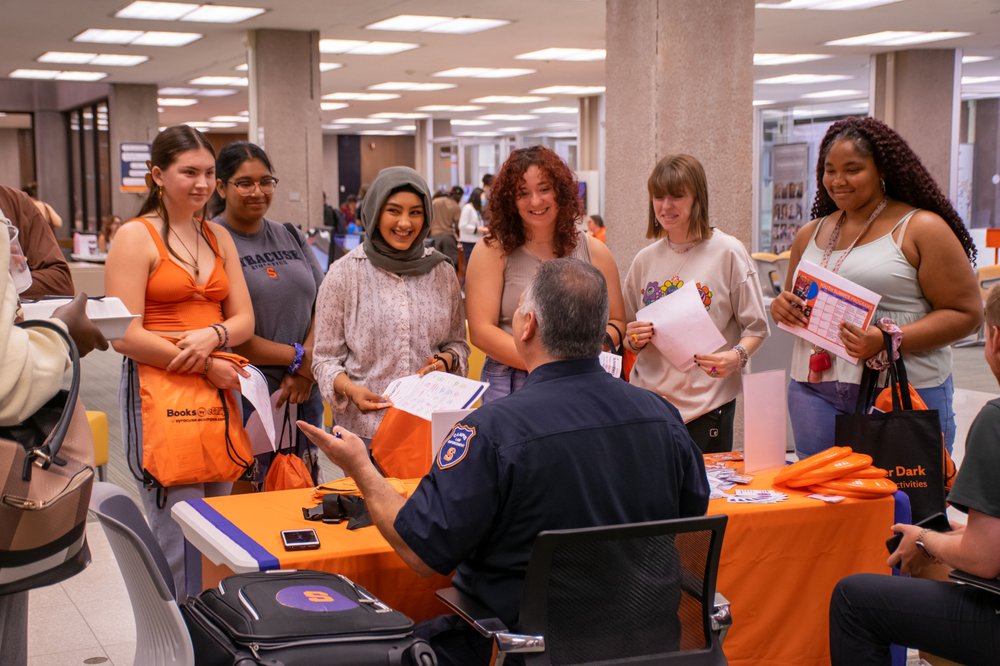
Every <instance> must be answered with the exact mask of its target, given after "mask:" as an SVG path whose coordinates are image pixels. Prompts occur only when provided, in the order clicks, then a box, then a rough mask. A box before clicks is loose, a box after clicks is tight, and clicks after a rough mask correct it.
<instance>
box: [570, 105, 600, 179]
mask: <svg viewBox="0 0 1000 666" xmlns="http://www.w3.org/2000/svg"><path fill="white" fill-rule="evenodd" d="M579 102H580V117H579V122H578V124H577V127H578V131H577V137H578V141H579V143H578V145H577V153H576V159H577V169H579V170H580V171H597V170H598V169H600V168H601V148H602V146H601V144H602V143H603V140H604V105H603V103H602V102H603V96H601V95H595V96H593V97H581V98H580V100H579Z"/></svg>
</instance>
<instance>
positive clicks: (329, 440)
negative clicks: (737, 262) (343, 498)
mask: <svg viewBox="0 0 1000 666" xmlns="http://www.w3.org/2000/svg"><path fill="white" fill-rule="evenodd" d="M607 321H608V290H607V283H606V282H605V280H604V277H603V276H602V275H601V272H600V271H599V270H597V269H596V268H595V267H594V266H591V265H590V264H588V263H586V262H583V261H580V260H578V259H574V258H570V257H565V258H562V259H553V260H551V261H548V262H545V263H544V264H542V265H541V266H540V267H539V269H538V271H537V272H536V273H535V275H534V277H533V279H532V281H531V283H530V285H529V286H528V287H527V288H526V289H525V291H524V292H523V293H522V294H521V296H520V301H519V303H518V308H517V311H516V312H515V314H514V335H513V340H514V344H515V345H516V346H517V349H518V355H519V357H520V358H523V359H524V362H525V365H526V366H527V367H528V368H529V370H530V371H531V373H530V375H529V377H528V381H527V383H526V384H525V386H524V388H523V389H522V390H520V391H518V392H517V393H514V394H512V395H510V396H509V397H507V398H505V399H504V400H499V401H496V402H493V403H490V404H488V405H484V406H483V407H481V408H480V409H477V410H476V411H474V412H473V413H472V414H470V415H469V416H468V417H466V418H465V419H464V420H462V421H461V422H460V423H458V424H457V425H456V426H455V427H454V429H453V430H452V434H451V435H450V436H449V439H447V440H446V441H445V442H444V443H443V444H442V446H441V449H440V451H439V453H438V455H437V456H436V461H435V463H434V464H433V466H432V467H431V470H430V472H429V473H428V474H427V475H426V476H425V477H424V478H423V480H422V481H421V482H420V485H419V486H418V487H417V489H416V490H415V491H414V493H413V495H412V496H411V497H410V498H409V499H404V498H403V497H402V496H401V495H399V494H398V493H397V492H396V491H395V490H393V489H392V488H391V487H390V486H389V484H388V482H387V481H386V480H385V479H384V478H382V476H381V475H380V474H379V473H378V472H377V471H376V470H375V468H374V466H373V465H372V463H371V462H370V461H369V459H368V455H367V452H366V451H365V447H364V445H363V443H362V442H361V441H360V440H359V438H358V437H356V436H355V435H354V434H353V433H351V432H350V431H348V430H345V429H344V428H343V427H341V426H339V425H338V426H337V427H335V428H334V431H333V435H328V434H327V433H325V432H323V431H322V430H320V429H318V428H314V427H311V426H308V425H305V424H301V425H300V427H301V428H303V429H304V430H305V431H306V433H307V434H308V435H309V436H310V438H312V440H313V441H314V442H316V444H317V445H318V446H319V447H320V448H321V449H323V451H324V452H325V453H326V454H327V456H329V457H330V459H331V460H333V461H334V462H335V463H336V464H337V465H339V466H340V467H341V468H343V469H344V471H345V472H346V473H348V474H349V475H350V476H351V478H353V479H354V480H355V481H356V482H357V484H358V486H359V487H360V488H361V491H362V492H363V493H364V496H365V502H366V504H367V506H368V510H369V512H370V513H371V516H372V519H373V521H374V522H375V525H376V526H377V527H378V529H379V531H380V532H381V533H382V535H383V536H384V537H385V538H386V540H387V541H388V542H389V543H390V544H391V545H392V547H393V548H394V549H395V550H396V552H397V554H398V555H399V556H400V558H401V559H402V560H403V561H404V562H406V563H407V565H409V566H410V567H411V568H412V569H413V570H414V571H416V572H417V573H418V574H421V575H430V574H432V573H434V572H437V573H439V574H444V575H447V574H449V573H451V572H452V571H454V572H455V575H454V577H453V579H452V583H453V584H454V586H455V587H456V588H457V589H459V590H460V591H462V592H463V593H464V594H466V595H469V596H470V597H472V598H473V599H475V600H476V601H478V602H479V603H481V604H484V605H485V606H486V607H487V608H488V609H489V610H490V612H491V615H489V617H498V618H500V620H501V621H503V622H504V623H505V624H506V625H507V626H508V627H509V628H511V629H512V630H513V631H518V629H519V627H518V619H519V618H518V607H519V604H520V601H521V592H522V588H523V587H524V574H525V571H526V569H527V567H528V561H529V559H530V557H531V549H532V546H533V545H534V543H535V538H536V537H537V536H538V534H539V533H540V532H542V531H544V530H558V529H567V528H580V527H590V526H598V525H615V524H621V523H632V522H643V521H650V520H665V519H670V518H681V517H687V516H700V515H702V514H704V513H705V511H706V509H707V507H708V495H709V487H708V480H707V479H706V477H705V464H704V461H703V459H702V456H701V455H700V454H699V452H698V449H697V448H696V447H695V445H694V442H692V441H691V437H690V436H689V435H688V433H687V431H686V430H685V429H684V426H683V425H682V423H681V420H680V417H679V415H678V414H677V410H676V409H674V408H673V407H672V406H671V405H670V404H669V403H667V401H666V400H664V399H663V398H661V397H659V396H657V395H654V394H653V393H650V392H649V391H644V390H642V389H638V388H636V387H634V386H630V385H629V384H627V383H626V382H623V381H619V380H618V379H615V378H614V377H612V376H611V375H609V374H608V373H606V372H605V371H604V370H603V369H602V368H601V366H600V364H599V363H598V360H597V355H598V354H599V353H600V351H601V344H602V342H603V340H604V337H605V325H606V324H607ZM631 564H633V563H631V562H625V563H622V562H609V563H608V566H616V565H617V566H621V565H625V566H628V565H631ZM660 584H662V585H663V586H664V587H666V586H667V585H669V583H668V582H667V581H666V580H664V581H657V582H652V585H653V586H654V589H657V588H659V585H660ZM657 591H659V590H657ZM607 592H608V591H607V590H601V589H596V590H595V592H594V600H595V601H596V600H598V599H600V598H602V597H603V596H604V595H606V594H607ZM661 629H662V630H663V631H664V632H665V633H666V632H669V630H670V623H663V626H662V627H661ZM414 633H415V634H416V635H418V636H420V637H422V638H424V639H427V640H428V641H430V643H431V646H432V648H433V649H434V651H435V652H436V653H437V655H438V658H439V660H440V663H441V664H442V666H449V665H459V666H475V665H477V664H487V663H489V659H490V649H491V641H490V640H489V639H486V638H483V637H482V636H480V635H479V634H478V633H477V632H476V631H475V630H473V629H472V628H471V627H469V626H468V625H467V624H465V622H463V621H462V620H460V619H459V618H458V617H457V616H455V615H443V616H440V617H437V618H435V619H432V620H428V621H426V622H423V623H421V624H420V625H418V626H417V627H416V629H415V632H414Z"/></svg>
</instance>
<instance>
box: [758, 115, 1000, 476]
mask: <svg viewBox="0 0 1000 666" xmlns="http://www.w3.org/2000/svg"><path fill="white" fill-rule="evenodd" d="M816 181H817V190H816V199H815V201H814V203H813V207H812V217H813V220H812V221H811V222H809V223H808V224H806V225H805V226H804V227H802V229H801V230H800V231H799V232H798V234H797V235H796V237H795V242H794V243H793V245H792V255H791V259H790V261H789V266H788V278H787V280H786V282H785V291H784V292H782V293H781V295H779V296H778V297H777V298H776V299H774V302H773V303H772V304H771V314H772V316H773V317H774V320H775V321H776V322H780V323H784V324H787V325H789V326H802V325H805V323H806V317H805V315H804V314H803V311H802V308H803V307H804V305H805V302H804V301H803V300H802V299H801V298H800V297H799V296H797V295H795V294H794V293H792V277H793V276H794V274H795V268H796V266H798V263H799V261H801V260H806V261H810V262H812V263H814V264H818V265H821V266H824V267H826V268H828V269H829V270H832V271H834V272H835V273H838V274H840V275H842V276H844V277H845V278H847V279H849V280H851V281H853V282H856V283H858V284H860V285H862V286H864V287H867V288H868V289H871V290H872V291H874V292H876V293H878V294H880V295H881V296H882V300H881V302H880V303H879V307H878V309H877V310H876V312H875V321H876V322H878V325H877V326H875V325H873V326H869V327H868V329H867V330H862V329H861V328H859V327H857V326H854V325H852V324H848V323H846V322H844V323H842V324H841V325H840V339H841V342H842V343H843V345H844V347H845V348H846V349H847V352H848V353H849V354H850V355H851V356H853V357H855V358H857V359H860V361H861V362H867V363H868V364H869V365H871V366H872V367H875V368H878V367H881V365H882V364H884V363H885V360H884V359H879V358H878V356H879V351H880V350H882V349H883V342H882V330H885V331H887V332H889V333H891V334H892V337H893V342H894V346H895V349H896V351H898V352H899V353H900V354H901V355H902V356H903V358H904V359H905V360H906V369H907V374H908V376H909V380H910V383H911V384H912V385H913V386H914V388H916V389H917V392H918V393H919V394H920V396H921V397H922V398H923V400H924V402H925V403H927V406H928V407H929V408H930V409H936V410H937V411H938V414H939V415H940V417H941V429H942V431H943V432H944V434H945V445H946V446H947V448H948V450H949V451H951V447H952V443H953V442H954V440H955V418H954V411H953V410H952V396H953V394H954V385H953V383H952V377H951V348H950V347H949V345H950V344H951V343H953V342H955V341H956V340H959V339H961V338H963V337H965V336H966V335H969V334H970V333H971V332H973V331H975V330H976V329H977V328H978V327H979V325H980V323H981V322H982V319H983V308H982V303H981V301H980V296H979V290H978V289H977V288H976V279H975V274H974V273H973V270H972V266H971V262H973V261H975V257H976V250H975V247H974V246H973V244H972V239H971V238H970V237H969V233H968V231H967V230H966V229H965V226H964V225H963V223H962V220H961V218H960V217H959V216H958V213H956V212H955V209H954V208H953V207H952V205H951V204H950V203H949V202H948V200H947V199H946V198H945V196H944V195H943V194H942V193H941V190H940V189H939V188H938V186H937V184H936V183H935V182H934V180H933V178H931V176H930V174H929V173H928V172H927V169H925V168H924V166H923V164H921V162H920V159H919V158H918V157H917V156H916V155H915V154H914V153H913V151H912V149H911V148H910V147H909V146H908V145H907V143H906V141H904V140H903V138H902V137H901V136H899V134H897V133H896V132H895V131H894V130H892V129H891V128H890V127H888V126H887V125H886V124H885V123H883V122H881V121H879V120H875V119H874V118H845V119H844V120H840V121H838V122H836V123H834V124H833V125H832V126H831V127H830V129H829V130H828V131H827V133H826V136H825V137H824V138H823V142H822V144H821V145H820V152H819V160H818V162H817V165H816ZM861 371H862V365H861V364H860V363H859V364H857V365H855V364H853V363H851V362H849V361H846V360H844V359H841V358H837V357H833V356H832V355H830V354H829V353H828V352H826V351H825V350H823V349H820V348H818V347H815V346H813V345H810V344H809V343H807V342H805V341H804V340H802V339H796V341H795V349H794V352H793V355H792V373H791V374H792V380H791V382H790V384H789V387H788V408H789V409H788V411H789V413H790V415H791V421H792V430H793V432H794V434H795V450H796V452H797V453H798V455H799V457H805V456H808V455H811V454H813V453H816V452H818V451H822V450H823V449H826V448H828V447H830V446H832V445H833V444H834V441H833V433H834V423H835V419H836V415H837V414H845V413H852V412H853V411H854V406H855V402H856V400H857V395H858V384H859V382H860V378H861Z"/></svg>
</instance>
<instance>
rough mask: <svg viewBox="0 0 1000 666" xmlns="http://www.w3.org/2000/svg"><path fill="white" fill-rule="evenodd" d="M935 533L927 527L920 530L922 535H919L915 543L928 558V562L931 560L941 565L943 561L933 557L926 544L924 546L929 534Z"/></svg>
mask: <svg viewBox="0 0 1000 666" xmlns="http://www.w3.org/2000/svg"><path fill="white" fill-rule="evenodd" d="M933 531H934V530H932V529H928V528H926V527H925V528H924V529H922V530H920V534H918V535H917V540H916V541H914V542H913V543H914V545H916V547H917V548H918V549H919V550H920V552H921V553H923V554H924V557H926V558H927V559H928V560H930V561H931V562H938V563H940V562H941V560H939V559H938V558H936V557H934V556H933V555H931V553H930V551H929V550H927V546H926V544H924V538H926V537H927V533H928V532H933Z"/></svg>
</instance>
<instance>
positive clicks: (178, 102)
mask: <svg viewBox="0 0 1000 666" xmlns="http://www.w3.org/2000/svg"><path fill="white" fill-rule="evenodd" d="M156 103H157V105H159V106H194V105H195V104H197V103H198V100H196V99H191V98H190V97H157V98H156Z"/></svg>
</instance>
